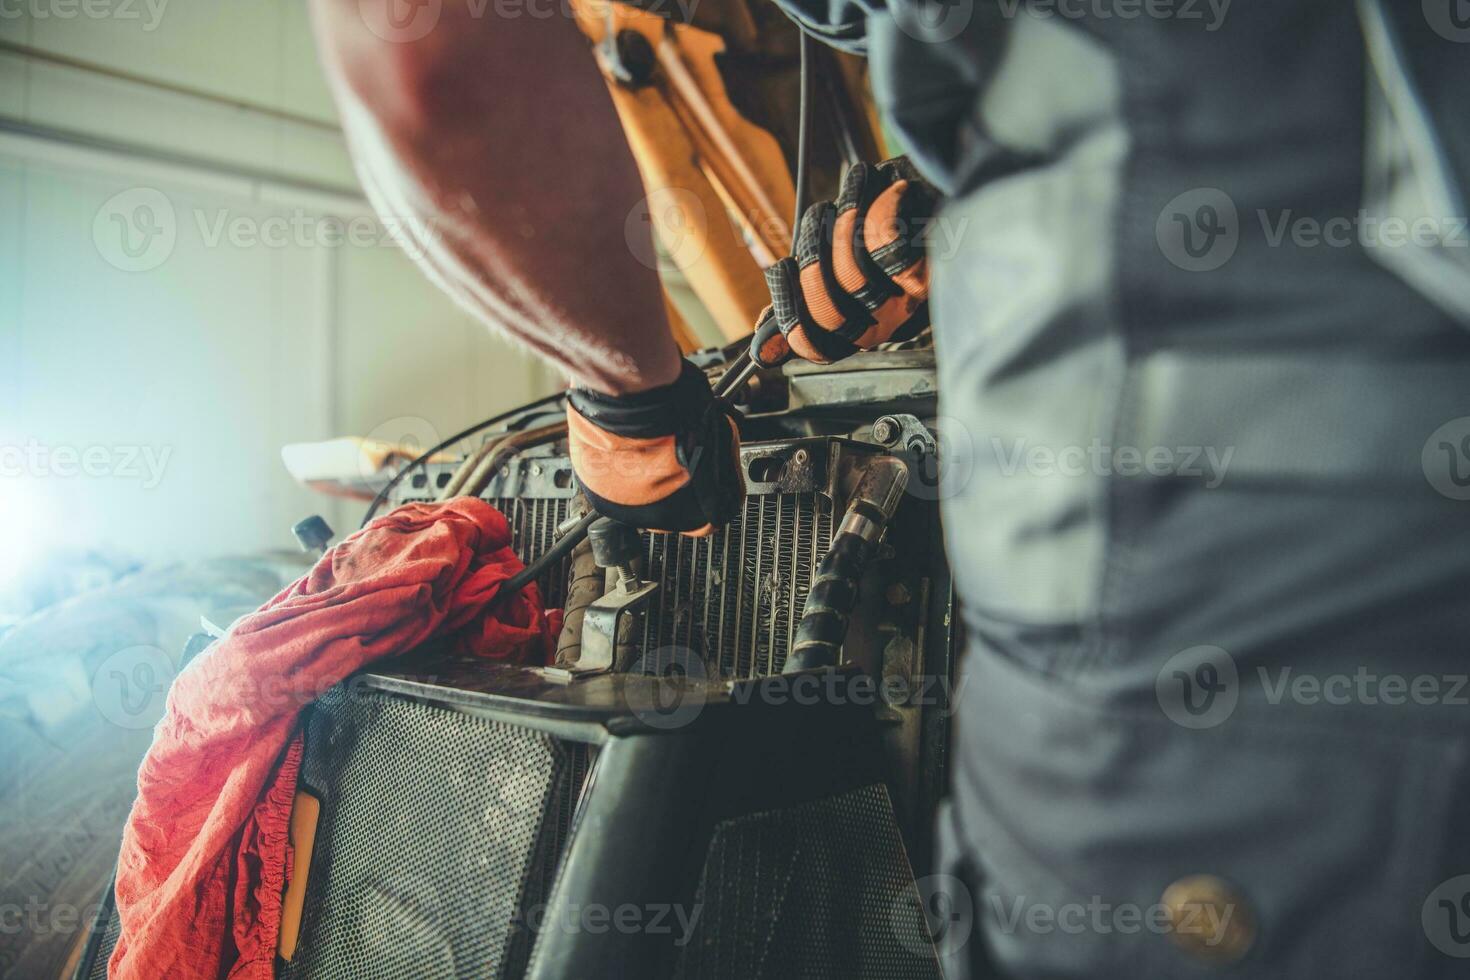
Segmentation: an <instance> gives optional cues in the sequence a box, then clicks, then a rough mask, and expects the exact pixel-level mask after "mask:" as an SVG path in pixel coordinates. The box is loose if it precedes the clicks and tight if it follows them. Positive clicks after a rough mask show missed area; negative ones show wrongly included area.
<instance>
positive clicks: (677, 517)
mask: <svg viewBox="0 0 1470 980" xmlns="http://www.w3.org/2000/svg"><path fill="white" fill-rule="evenodd" d="M567 441H568V445H569V447H570V451H571V457H572V469H573V470H574V471H575V472H576V474H577V482H578V483H580V484H581V486H582V490H583V492H585V493H586V494H587V498H588V500H590V501H591V503H592V506H593V507H594V508H595V509H596V510H597V512H598V513H600V514H602V515H603V516H604V517H611V518H613V519H614V520H617V521H622V522H623V523H625V524H630V525H632V526H633V527H639V528H646V529H648V530H653V531H680V532H682V533H684V534H687V535H690V536H692V537H702V536H704V535H706V534H709V533H711V532H713V531H714V529H715V528H717V527H719V526H720V525H722V524H724V523H726V522H727V521H729V520H730V519H731V518H732V517H734V516H735V514H736V513H737V512H738V511H739V508H740V504H741V502H742V501H743V500H744V499H745V478H744V474H743V473H742V471H741V467H740V433H739V430H738V429H736V427H735V421H734V419H732V418H731V417H730V410H729V408H728V406H727V405H726V404H725V403H724V402H722V401H719V400H718V399H716V398H715V396H714V394H713V393H712V392H711V391H710V386H709V381H708V380H707V379H706V378H705V376H704V372H703V371H701V370H699V368H697V367H695V366H694V365H693V364H691V363H689V362H688V361H687V360H686V361H684V362H683V370H682V371H680V373H679V377H678V378H677V379H676V380H675V381H674V382H673V383H671V384H667V385H664V386H662V387H660V388H651V389H649V390H648V391H639V392H635V393H633V394H630V395H604V394H600V393H598V392H595V391H588V390H586V389H582V388H574V389H572V391H571V392H570V393H569V395H568V397H567Z"/></svg>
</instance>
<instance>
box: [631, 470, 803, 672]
mask: <svg viewBox="0 0 1470 980" xmlns="http://www.w3.org/2000/svg"><path fill="white" fill-rule="evenodd" d="M831 542H832V515H831V514H830V513H828V512H821V511H819V510H818V509H817V497H816V495H815V494H793V493H773V494H763V495H753V496H749V497H746V498H745V509H744V511H743V513H742V514H741V515H740V516H739V517H738V518H736V519H735V520H734V521H732V522H730V524H728V525H727V526H725V527H723V528H720V529H719V530H717V531H715V533H713V534H711V535H709V536H708V537H704V538H689V537H685V536H683V535H670V534H650V535H648V559H647V572H646V574H647V575H648V577H649V578H652V579H656V580H657V581H659V582H660V583H661V586H660V590H659V596H658V601H657V605H656V606H655V607H653V608H652V609H650V610H649V611H648V613H647V614H646V615H645V616H644V619H643V649H644V650H645V651H649V652H652V651H655V650H658V649H659V648H661V647H668V646H679V647H687V648H688V649H690V650H693V651H694V652H695V653H696V654H698V655H699V656H701V657H702V658H703V659H704V661H705V662H706V663H707V664H709V665H711V667H713V666H714V665H715V664H718V665H719V671H720V674H721V675H722V676H724V677H757V676H762V675H765V674H779V673H780V672H781V667H782V665H783V664H784V663H785V662H786V651H787V648H788V646H789V644H790V640H791V634H792V633H793V632H794V631H795V628H796V623H797V621H798V620H799V619H800V617H801V610H802V607H803V606H805V604H806V595H807V592H808V590H810V588H811V582H812V574H813V572H814V571H815V569H816V566H817V563H818V562H820V561H821V559H822V555H824V554H825V553H826V551H827V548H828V547H829V546H830V544H831ZM651 666H652V665H651ZM658 666H662V665H658Z"/></svg>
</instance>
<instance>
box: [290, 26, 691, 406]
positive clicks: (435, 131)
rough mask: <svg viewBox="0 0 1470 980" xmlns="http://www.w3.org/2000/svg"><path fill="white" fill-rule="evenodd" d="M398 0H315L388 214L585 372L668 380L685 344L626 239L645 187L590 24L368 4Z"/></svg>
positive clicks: (356, 137)
mask: <svg viewBox="0 0 1470 980" xmlns="http://www.w3.org/2000/svg"><path fill="white" fill-rule="evenodd" d="M392 4H393V0H383V2H381V3H379V4H361V3H360V2H359V0H312V8H313V19H314V21H315V24H316V32H317V37H318V43H319V45H320V48H321V54H322V59H323V61H324V63H325V66H326V69H327V74H328V77H329V78H330V79H331V83H332V89H333V92H334V94H335V96H336V100H337V104H338V107H339V109H340V111H341V115H342V122H343V127H344V129H345V130H346V133H347V137H348V141H349V144H350V146H351V149H352V153H353V157H354V160H355V161H356V164H357V167H358V171H359V174H360V176H361V177H362V180H363V183H364V186H365V188H366V190H367V193H368V195H369V197H370V198H371V199H372V202H373V205H374V207H376V208H377V209H378V212H379V214H380V215H381V216H382V217H383V218H384V220H385V221H387V222H390V223H392V224H393V225H395V226H396V227H397V228H398V229H399V230H400V231H401V232H403V233H406V234H407V235H409V236H410V237H412V238H413V239H414V242H415V244H416V245H417V248H416V249H415V252H416V253H417V254H416V258H418V259H419V261H420V262H421V264H423V265H424V266H425V268H426V269H427V270H428V272H429V273H430V275H431V276H433V277H434V278H435V279H436V281H438V282H439V284H440V285H441V286H443V288H445V289H446V290H447V291H449V292H450V293H451V294H452V295H453V296H455V298H456V299H458V300H459V301H460V302H461V303H462V304H464V305H465V306H467V307H468V308H469V309H470V310H472V311H473V312H474V313H475V314H476V315H478V316H479V317H480V318H481V319H482V320H484V321H485V322H486V323H488V324H490V325H491V326H493V327H496V328H499V329H501V330H504V331H506V332H507V333H510V334H512V335H514V336H516V337H518V338H519V339H520V340H522V341H523V342H525V343H526V344H527V345H528V346H530V347H531V348H533V349H534V350H536V351H538V352H539V353H541V354H543V355H544V356H545V357H546V358H548V359H549V360H551V361H552V362H553V363H555V364H557V365H559V366H560V367H562V368H563V369H564V370H565V371H566V372H567V374H568V375H569V376H570V377H571V378H572V379H573V380H574V381H577V382H579V383H582V384H586V385H588V386H590V387H593V388H596V389H598V390H601V391H604V392H608V393H613V394H618V393H625V392H632V391H640V390H643V389H647V388H651V387H654V386H657V385H662V384H667V383H669V382H671V381H672V380H673V379H674V378H675V377H677V376H678V374H679V351H678V348H677V346H676V345H675V344H674V341H673V338H672V335H671V334H670V332H669V329H668V323H667V320H666V316H665V312H664V305H663V297H662V294H661V292H660V286H659V282H658V278H657V276H656V274H655V273H654V271H653V270H651V269H649V268H648V267H647V266H645V265H644V264H643V263H642V262H640V261H639V259H638V258H637V256H636V255H635V253H634V250H633V247H632V246H633V245H637V246H638V247H640V248H642V251H641V253H640V254H643V255H648V254H651V250H649V249H648V248H647V247H646V246H647V244H648V243H646V242H642V243H630V242H629V241H628V240H627V237H626V236H627V235H628V234H637V235H640V236H646V235H649V234H650V233H651V232H650V230H649V228H648V226H647V224H646V223H642V222H627V221H626V220H625V219H626V216H627V215H628V214H629V213H630V212H631V211H632V210H633V208H634V207H635V206H637V204H638V202H639V200H640V199H641V198H642V197H643V193H644V191H643V186H642V183H641V182H640V180H639V177H638V169H637V166H636V164H635V163H634V161H633V155H632V153H631V151H630V150H629V149H628V145H627V142H626V140H625V139H624V137H623V133H622V129H621V127H620V126H619V124H618V120H617V115H616V113H615V112H614V110H613V106H612V101H611V99H610V98H609V96H608V94H607V90H606V87H605V84H604V82H603V80H602V77H601V74H600V72H599V71H598V69H597V66H596V63H595V61H594V59H593V57H592V54H591V51H590V49H589V45H588V42H587V41H586V39H585V37H584V35H583V34H582V33H581V31H580V30H579V29H578V27H577V25H576V24H575V23H574V22H573V21H571V20H568V19H567V18H565V17H563V16H560V13H559V11H560V9H564V8H557V9H558V14H557V15H555V16H552V17H532V16H529V15H525V16H519V17H503V16H497V14H496V5H495V4H492V3H472V2H467V0H443V4H442V13H441V14H440V15H439V16H438V18H437V21H436V22H434V24H433V26H432V27H431V28H429V29H428V30H427V32H426V33H423V31H422V25H421V23H420V22H417V21H411V22H410V23H411V24H412V28H413V29H411V30H404V31H395V30H394V29H393V27H392V25H390V24H389V23H388V22H387V21H386V19H385V20H383V21H382V22H381V23H378V22H373V23H370V22H369V20H368V19H365V18H366V17H367V16H371V14H370V9H371V8H372V7H375V6H376V7H381V8H382V9H383V10H385V11H386V10H388V9H390V8H391V6H392ZM412 9H414V10H415V11H416V13H415V17H427V16H429V14H430V13H431V12H432V10H433V7H432V6H430V7H428V8H412ZM522 13H523V14H524V13H525V12H524V11H523V12H522ZM420 33H423V36H422V37H416V35H418V34H420ZM410 38H413V39H410Z"/></svg>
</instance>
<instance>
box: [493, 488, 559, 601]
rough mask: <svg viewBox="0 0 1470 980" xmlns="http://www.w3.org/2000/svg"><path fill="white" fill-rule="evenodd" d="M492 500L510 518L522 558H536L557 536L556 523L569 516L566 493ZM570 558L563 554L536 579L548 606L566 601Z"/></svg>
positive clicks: (514, 546)
mask: <svg viewBox="0 0 1470 980" xmlns="http://www.w3.org/2000/svg"><path fill="white" fill-rule="evenodd" d="M490 503H492V504H494V505H495V509H496V510H498V511H500V512H501V513H502V514H504V515H505V518H506V520H508V521H509V522H510V543H511V548H512V549H513V550H514V551H515V553H516V554H517V555H520V557H521V560H522V561H527V562H529V561H534V560H535V559H536V558H537V557H539V556H540V555H541V553H542V552H544V551H545V550H546V549H547V548H550V547H551V545H552V542H553V540H554V539H555V537H556V528H557V525H558V524H560V523H561V522H562V521H564V520H566V519H567V507H568V506H569V505H570V504H571V500H570V499H569V498H566V497H560V498H555V499H540V498H533V497H514V498H512V497H494V498H492V499H491V500H490ZM570 563H571V558H563V559H562V560H561V561H559V562H557V563H556V565H555V566H553V567H551V568H549V569H547V570H546V571H545V572H544V573H542V575H541V577H540V578H538V579H537V580H536V582H537V584H538V585H540V586H541V601H542V602H543V603H545V605H546V608H548V609H559V608H561V605H562V603H564V602H566V592H567V574H568V569H569V567H570Z"/></svg>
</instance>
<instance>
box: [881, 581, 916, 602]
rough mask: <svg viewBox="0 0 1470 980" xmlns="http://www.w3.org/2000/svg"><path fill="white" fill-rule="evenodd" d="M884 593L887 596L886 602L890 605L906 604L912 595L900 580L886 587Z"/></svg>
mask: <svg viewBox="0 0 1470 980" xmlns="http://www.w3.org/2000/svg"><path fill="white" fill-rule="evenodd" d="M885 594H886V595H887V597H888V604H889V605H890V606H906V605H908V604H909V601H910V600H911V599H913V597H914V596H913V593H911V592H910V591H909V587H908V586H907V585H904V584H903V583H902V582H894V583H893V584H892V585H890V586H889V587H888V591H887V592H886V593H885Z"/></svg>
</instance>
